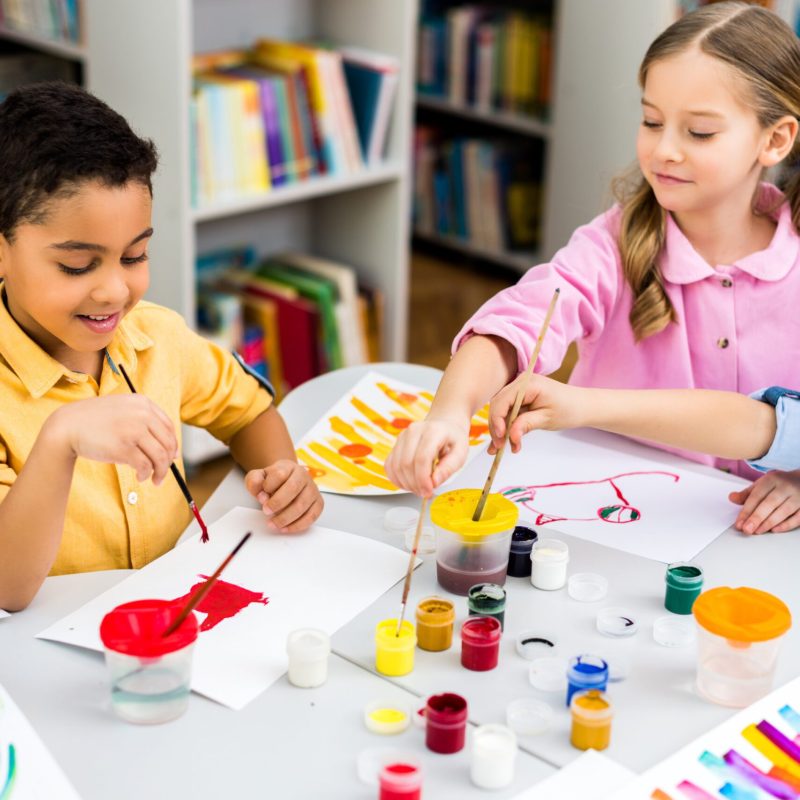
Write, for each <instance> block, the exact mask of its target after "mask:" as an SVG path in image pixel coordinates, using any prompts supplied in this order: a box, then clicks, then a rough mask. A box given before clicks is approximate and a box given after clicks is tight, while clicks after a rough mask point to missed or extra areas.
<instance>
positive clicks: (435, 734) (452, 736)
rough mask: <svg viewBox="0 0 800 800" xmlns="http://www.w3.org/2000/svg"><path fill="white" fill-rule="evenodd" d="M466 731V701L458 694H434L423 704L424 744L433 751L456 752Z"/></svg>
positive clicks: (462, 743)
mask: <svg viewBox="0 0 800 800" xmlns="http://www.w3.org/2000/svg"><path fill="white" fill-rule="evenodd" d="M466 733H467V701H466V700H465V699H464V698H463V697H461V695H459V694H451V693H449V692H447V693H445V694H435V695H432V696H431V697H429V698H428V703H427V705H426V706H425V744H426V745H427V747H428V749H429V750H433V752H434V753H457V752H458V751H459V750H461V749H462V748H463V747H464V738H465V736H466Z"/></svg>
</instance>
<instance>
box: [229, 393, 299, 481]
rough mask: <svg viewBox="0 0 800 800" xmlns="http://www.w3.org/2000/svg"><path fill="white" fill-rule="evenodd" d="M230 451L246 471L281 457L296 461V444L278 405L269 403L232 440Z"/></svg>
mask: <svg viewBox="0 0 800 800" xmlns="http://www.w3.org/2000/svg"><path fill="white" fill-rule="evenodd" d="M230 450H231V455H232V456H233V457H234V459H235V460H236V463H237V464H238V465H239V466H240V467H241V468H242V469H243V470H245V471H247V470H251V469H261V468H263V467H268V466H269V465H270V464H274V463H275V462H276V461H280V460H282V459H289V460H290V461H297V456H296V455H295V452H294V445H293V444H292V439H291V437H290V436H289V431H288V430H287V429H286V423H285V422H284V421H283V417H281V415H280V413H279V412H278V409H277V408H275V406H270V407H269V408H268V409H267V410H266V411H264V412H263V413H262V414H259V415H258V416H257V417H256V418H255V419H254V420H253V421H252V422H251V423H250V424H249V425H247V426H246V427H244V428H242V430H240V431H239V432H238V433H237V434H236V435H235V436H234V437H233V438H232V439H231V441H230Z"/></svg>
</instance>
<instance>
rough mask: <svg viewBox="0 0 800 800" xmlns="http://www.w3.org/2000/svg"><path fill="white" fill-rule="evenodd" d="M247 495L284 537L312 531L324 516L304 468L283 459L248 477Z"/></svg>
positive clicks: (318, 495)
mask: <svg viewBox="0 0 800 800" xmlns="http://www.w3.org/2000/svg"><path fill="white" fill-rule="evenodd" d="M244 485H245V486H246V487H247V491H248V492H250V494H251V495H253V497H255V498H256V500H258V502H259V503H260V504H261V510H262V511H263V512H264V513H265V514H266V515H267V517H268V518H269V523H268V524H269V525H270V526H271V527H272V528H274V529H275V530H277V531H280V532H281V533H299V532H300V531H304V530H306V529H307V528H310V527H311V526H312V525H313V524H314V522H315V521H316V520H317V518H318V517H319V515H320V514H321V513H322V507H323V502H322V497H321V495H320V493H319V489H317V486H316V484H315V483H314V481H313V480H312V479H311V476H310V475H309V474H308V470H306V468H305V467H303V466H302V465H300V464H298V463H297V462H296V461H292V460H291V459H288V458H284V459H281V460H279V461H276V462H275V463H274V464H271V465H270V466H268V467H264V468H263V469H253V470H250V472H248V473H247V475H245V478H244Z"/></svg>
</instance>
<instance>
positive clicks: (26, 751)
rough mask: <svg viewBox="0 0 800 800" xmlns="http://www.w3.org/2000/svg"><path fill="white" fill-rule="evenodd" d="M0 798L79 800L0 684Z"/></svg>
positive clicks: (14, 799)
mask: <svg viewBox="0 0 800 800" xmlns="http://www.w3.org/2000/svg"><path fill="white" fill-rule="evenodd" d="M0 798H3V800H5V799H6V798H8V800H56V798H57V800H80V797H79V796H78V793H77V792H76V791H75V789H74V788H73V787H72V785H71V784H70V782H69V780H68V779H67V776H66V775H65V774H64V773H63V772H62V770H61V767H59V766H58V764H57V763H56V761H55V759H54V758H53V756H52V755H50V753H49V751H48V750H47V748H46V747H45V746H44V743H43V742H42V740H41V739H40V738H39V737H38V736H37V734H36V731H35V730H34V729H33V726H32V725H31V724H30V722H28V720H27V719H26V718H25V716H24V715H23V713H22V711H20V709H19V707H18V706H17V704H16V703H15V702H14V701H13V700H12V699H11V695H9V694H8V692H7V691H6V690H5V689H4V688H3V686H0Z"/></svg>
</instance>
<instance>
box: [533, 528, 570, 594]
mask: <svg viewBox="0 0 800 800" xmlns="http://www.w3.org/2000/svg"><path fill="white" fill-rule="evenodd" d="M568 563H569V545H568V544H567V543H566V542H562V541H561V540H560V539H539V541H538V542H534V545H533V548H532V549H531V583H532V584H533V585H534V586H535V587H536V588H537V589H547V590H548V591H550V590H553V589H560V588H561V587H562V586H563V585H564V584H565V583H566V582H567V564H568Z"/></svg>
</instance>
